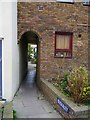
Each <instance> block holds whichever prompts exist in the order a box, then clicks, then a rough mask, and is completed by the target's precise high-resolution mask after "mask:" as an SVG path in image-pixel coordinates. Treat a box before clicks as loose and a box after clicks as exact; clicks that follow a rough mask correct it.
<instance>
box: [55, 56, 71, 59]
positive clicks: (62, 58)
mask: <svg viewBox="0 0 90 120" xmlns="http://www.w3.org/2000/svg"><path fill="white" fill-rule="evenodd" d="M54 58H61V59H64V58H65V59H72V56H71V57H58V56H54Z"/></svg>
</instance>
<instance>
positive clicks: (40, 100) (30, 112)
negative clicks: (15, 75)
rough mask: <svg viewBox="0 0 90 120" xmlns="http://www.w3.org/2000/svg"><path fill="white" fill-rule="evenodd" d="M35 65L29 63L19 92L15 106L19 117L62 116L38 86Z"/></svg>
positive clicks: (15, 99) (14, 102)
mask: <svg viewBox="0 0 90 120" xmlns="http://www.w3.org/2000/svg"><path fill="white" fill-rule="evenodd" d="M35 73H36V70H35V66H34V65H33V66H32V65H31V64H29V70H28V74H27V77H26V79H25V80H24V81H23V83H22V85H21V87H20V89H19V91H18V92H17V94H16V96H15V98H14V101H13V107H14V110H16V113H17V117H18V118H61V116H60V114H59V113H58V112H57V111H56V110H54V108H53V107H52V106H51V105H50V103H49V102H48V101H47V100H45V98H44V96H43V95H42V94H41V93H40V91H39V90H38V88H37V87H36V85H35V83H34V80H35Z"/></svg>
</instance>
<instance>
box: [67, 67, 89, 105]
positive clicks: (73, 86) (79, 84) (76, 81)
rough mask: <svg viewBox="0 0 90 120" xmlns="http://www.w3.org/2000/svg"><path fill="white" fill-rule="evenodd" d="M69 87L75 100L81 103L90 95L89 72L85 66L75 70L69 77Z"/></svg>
mask: <svg viewBox="0 0 90 120" xmlns="http://www.w3.org/2000/svg"><path fill="white" fill-rule="evenodd" d="M68 87H69V89H70V93H71V96H72V97H73V98H74V101H75V102H77V103H80V102H82V101H84V100H87V99H89V97H90V86H89V83H88V72H87V70H86V69H85V68H84V67H79V68H78V69H75V70H73V71H72V72H71V73H70V74H69V77H68Z"/></svg>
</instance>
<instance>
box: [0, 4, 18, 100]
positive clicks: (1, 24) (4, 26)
mask: <svg viewBox="0 0 90 120" xmlns="http://www.w3.org/2000/svg"><path fill="white" fill-rule="evenodd" d="M0 37H3V38H4V40H3V59H4V62H3V64H4V69H3V70H4V71H3V73H4V74H3V75H4V80H3V81H2V82H3V89H2V90H3V96H2V97H3V98H5V99H6V100H7V101H11V100H12V98H13V96H14V94H15V92H16V90H17V88H18V85H19V72H18V71H19V52H18V45H17V3H14V2H13V3H11V2H0Z"/></svg>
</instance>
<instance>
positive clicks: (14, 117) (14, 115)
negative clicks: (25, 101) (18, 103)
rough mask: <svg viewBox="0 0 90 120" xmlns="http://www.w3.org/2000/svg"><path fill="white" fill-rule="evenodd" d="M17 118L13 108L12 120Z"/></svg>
mask: <svg viewBox="0 0 90 120" xmlns="http://www.w3.org/2000/svg"><path fill="white" fill-rule="evenodd" d="M16 119H17V113H16V111H15V110H13V120H16Z"/></svg>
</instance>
